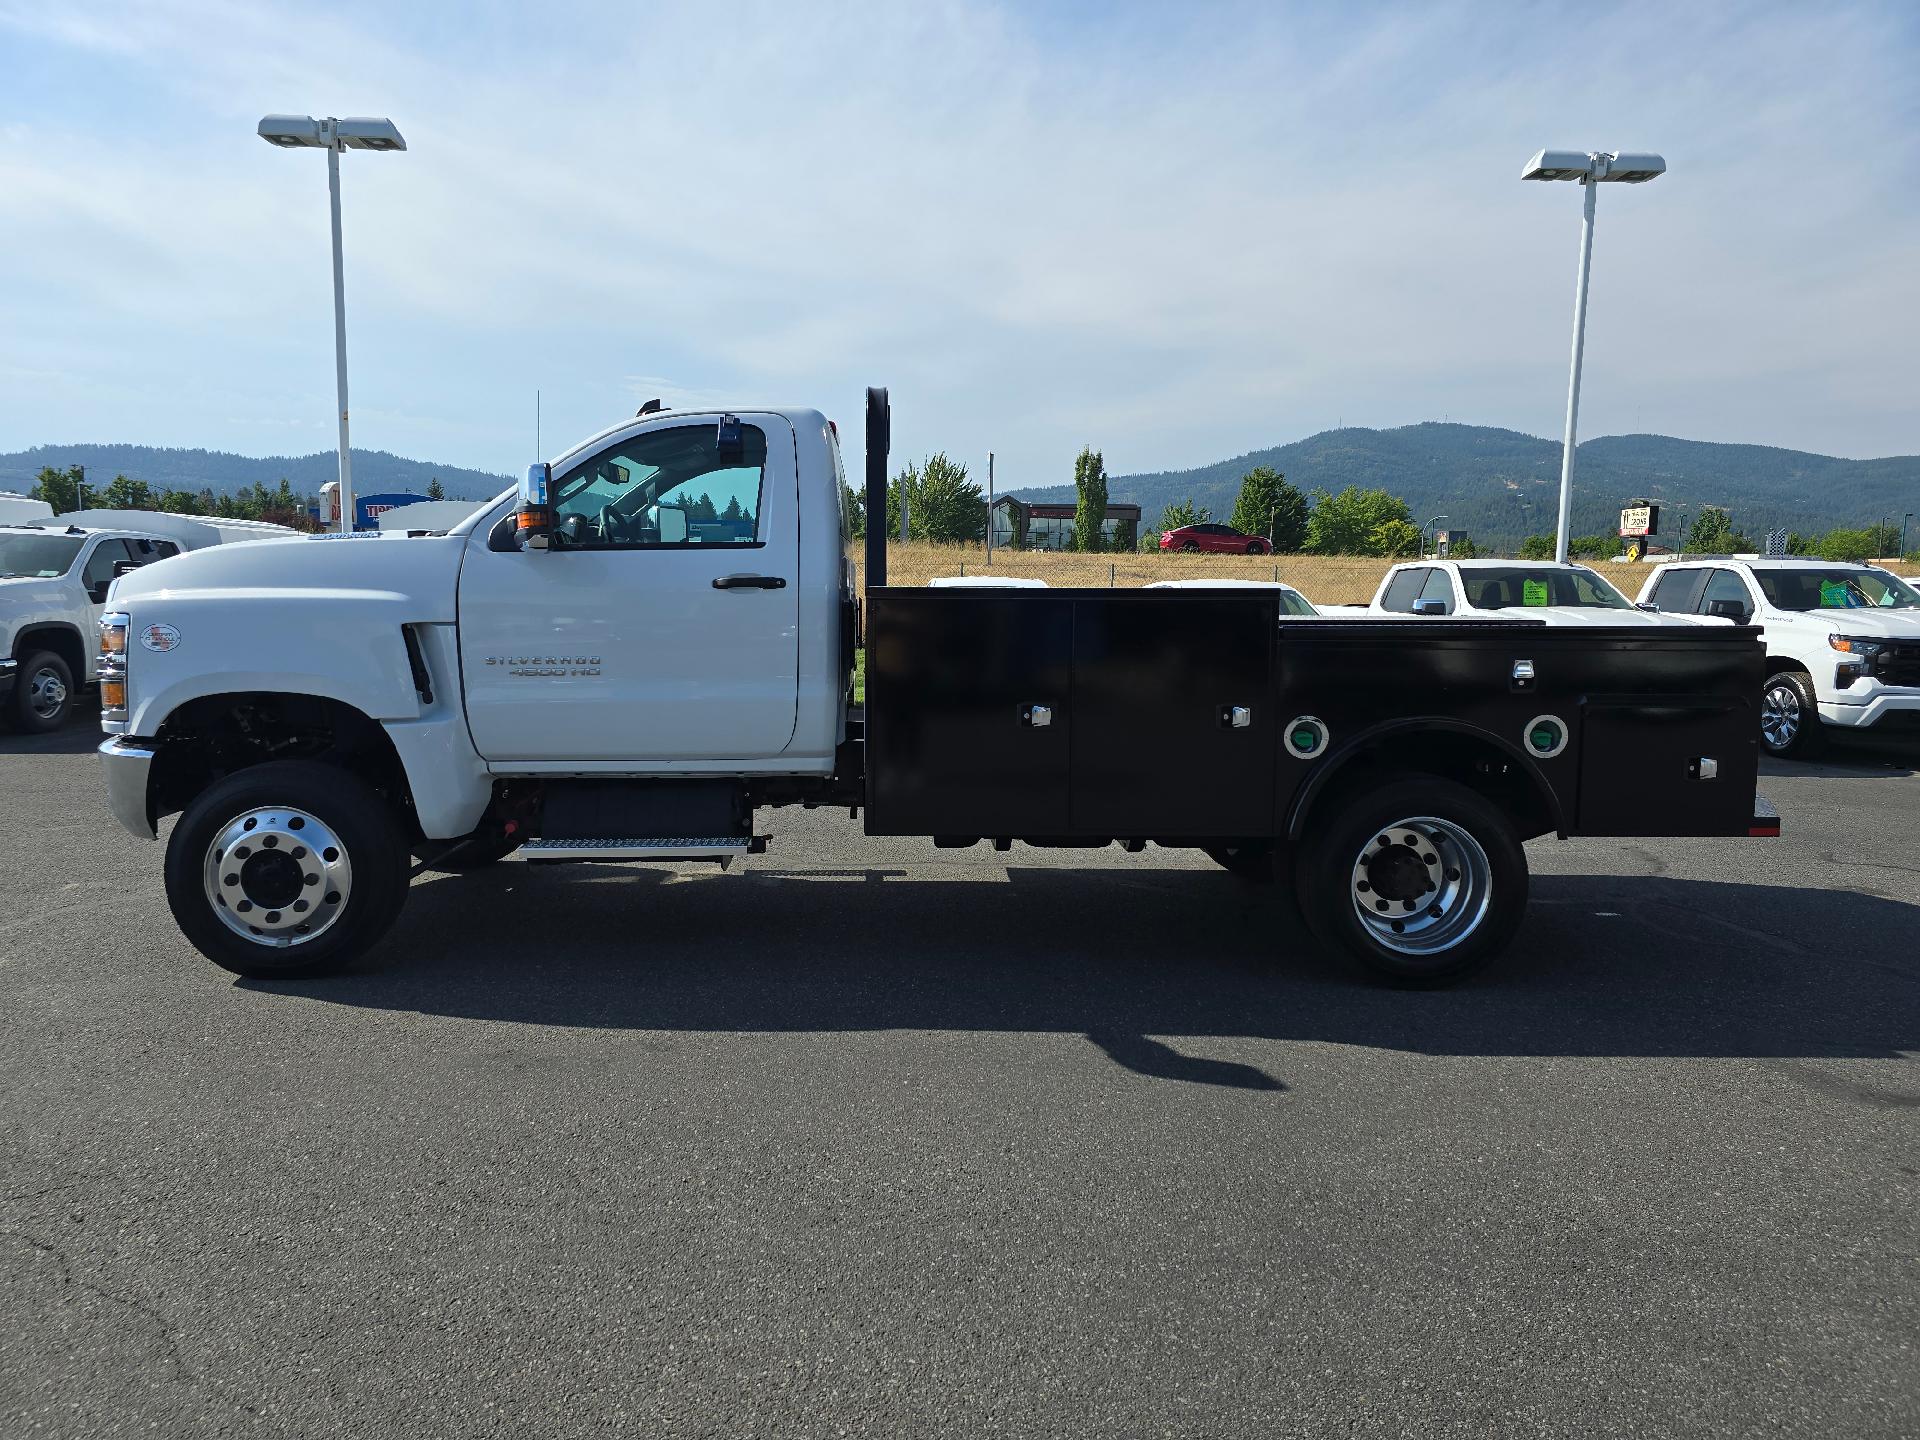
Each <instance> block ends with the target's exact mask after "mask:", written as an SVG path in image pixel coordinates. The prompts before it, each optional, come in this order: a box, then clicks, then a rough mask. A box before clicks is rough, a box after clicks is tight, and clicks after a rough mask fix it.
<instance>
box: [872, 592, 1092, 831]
mask: <svg viewBox="0 0 1920 1440" xmlns="http://www.w3.org/2000/svg"><path fill="white" fill-rule="evenodd" d="M1072 660H1073V597H1072V596H1071V595H1068V594H1064V593H1062V594H1057V595H1055V594H1048V593H1046V592H1039V593H1036V592H1034V591H1030V590H1002V591H994V590H975V591H960V590H933V589H927V590H908V589H897V590H876V591H869V592H868V601H867V711H866V724H867V742H866V743H867V805H868V811H867V831H868V833H869V834H873V835H941V836H946V835H951V836H962V837H964V836H996V835H1015V836H1020V835H1064V834H1066V833H1068V821H1067V776H1068V755H1069V752H1070V748H1071V745H1072V734H1073V728H1074V720H1073V707H1072V691H1073V677H1072ZM1035 705H1044V706H1046V707H1047V709H1048V712H1049V714H1048V717H1047V718H1048V723H1047V724H1045V725H1034V724H1032V723H1031V720H1030V718H1029V714H1028V712H1029V711H1030V709H1031V707H1033V706H1035Z"/></svg>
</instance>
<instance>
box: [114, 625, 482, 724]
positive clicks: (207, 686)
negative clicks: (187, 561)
mask: <svg viewBox="0 0 1920 1440" xmlns="http://www.w3.org/2000/svg"><path fill="white" fill-rule="evenodd" d="M125 609H126V612H127V614H128V615H129V617H130V619H129V624H128V631H127V633H128V645H127V690H128V699H129V701H130V702H131V703H130V708H129V710H128V714H127V718H126V720H125V721H124V722H121V723H118V724H115V725H112V726H110V728H111V729H113V730H115V731H118V732H120V733H123V734H128V735H155V734H157V733H159V729H160V726H161V725H162V724H163V723H164V722H165V720H166V718H167V716H169V715H171V714H172V713H173V712H174V711H175V710H177V709H179V708H180V706H182V705H184V704H186V703H187V702H188V701H190V700H197V699H199V698H201V697H202V696H206V695H221V694H230V693H234V692H238V691H269V692H275V693H281V694H295V695H317V696H321V697H324V698H326V699H329V700H338V701H339V702H340V703H342V704H343V705H350V706H352V707H353V708H354V709H355V710H358V711H360V712H361V713H362V714H363V715H366V716H367V717H368V718H370V719H373V720H378V721H389V720H394V721H406V720H417V719H419V718H420V715H421V711H422V704H421V699H420V694H419V691H418V690H417V689H416V688H415V685H414V681H413V672H412V667H411V666H410V665H409V663H408V660H407V649H406V639H405V631H404V628H403V627H405V626H406V625H408V624H410V623H413V622H416V621H418V620H420V619H421V618H422V617H421V616H420V615H419V614H418V613H417V611H418V605H417V602H415V601H414V600H413V599H412V598H411V597H409V596H406V595H402V594H398V593H395V592H391V591H377V590H317V591H306V590H260V591H244V590H220V591H201V592H196V591H190V590H189V591H163V592H161V593H159V594H155V595H151V596H140V597H137V598H135V599H133V600H131V601H130V602H129V603H127V605H126V606H125ZM156 627H164V628H156ZM447 682H448V683H449V684H452V683H455V677H452V676H449V677H447Z"/></svg>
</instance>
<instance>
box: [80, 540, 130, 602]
mask: <svg viewBox="0 0 1920 1440" xmlns="http://www.w3.org/2000/svg"><path fill="white" fill-rule="evenodd" d="M139 558H140V557H139V556H137V555H132V554H129V553H128V551H127V542H126V541H124V540H102V541H101V542H100V543H99V544H98V545H96V546H94V547H93V553H92V554H91V555H89V556H88V557H87V568H86V569H85V570H84V571H82V572H81V575H80V583H81V584H83V585H85V586H86V587H87V588H88V589H89V590H91V589H92V588H93V587H94V586H96V585H104V584H106V583H107V582H108V581H109V580H111V579H113V567H114V566H116V565H124V564H125V563H126V562H127V561H129V560H137V559H139Z"/></svg>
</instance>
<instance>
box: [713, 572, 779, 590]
mask: <svg viewBox="0 0 1920 1440" xmlns="http://www.w3.org/2000/svg"><path fill="white" fill-rule="evenodd" d="M713 588H714V589H716V590H784V589H786V588H787V582H786V579H785V578H784V577H782V576H779V575H716V576H714V577H713Z"/></svg>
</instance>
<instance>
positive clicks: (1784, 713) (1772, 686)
mask: <svg viewBox="0 0 1920 1440" xmlns="http://www.w3.org/2000/svg"><path fill="white" fill-rule="evenodd" d="M1820 738H1821V737H1820V704H1819V700H1818V697H1816V696H1815V695H1814V693H1813V683H1812V682H1811V681H1810V680H1808V679H1807V677H1806V676H1805V675H1803V674H1801V673H1800V672H1799V671H1798V670H1782V671H1781V672H1780V673H1779V674H1778V675H1769V676H1768V677H1767V683H1766V685H1765V686H1764V687H1763V688H1762V689H1761V691H1760V743H1761V745H1763V746H1764V747H1765V748H1766V752H1767V754H1769V755H1772V756H1774V757H1776V758H1777V759H1782V760H1784V759H1787V758H1788V757H1790V756H1800V757H1804V756H1807V755H1811V754H1812V753H1813V751H1814V749H1815V747H1816V746H1817V745H1818V744H1819V742H1820Z"/></svg>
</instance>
